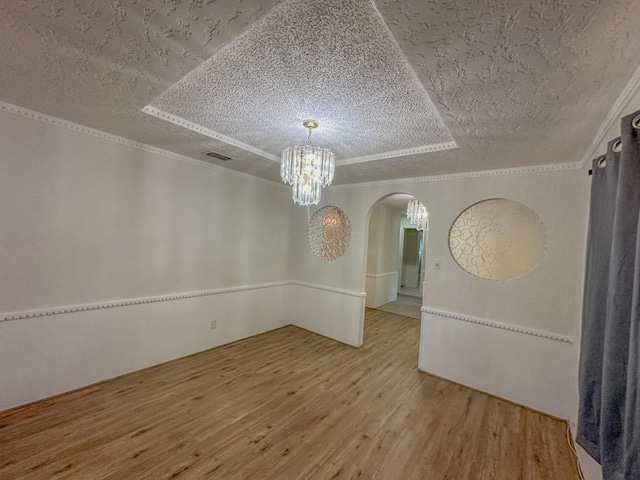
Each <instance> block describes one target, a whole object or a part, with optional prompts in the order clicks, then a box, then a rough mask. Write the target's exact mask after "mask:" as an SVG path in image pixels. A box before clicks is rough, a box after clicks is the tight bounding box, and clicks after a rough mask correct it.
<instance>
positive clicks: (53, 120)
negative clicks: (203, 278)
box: [0, 101, 290, 188]
mask: <svg viewBox="0 0 640 480" xmlns="http://www.w3.org/2000/svg"><path fill="white" fill-rule="evenodd" d="M0 111H2V112H6V113H12V114H14V115H19V116H21V117H25V118H30V119H32V120H38V121H40V122H45V123H49V124H51V125H55V126H57V127H63V128H68V129H69V130H73V131H75V132H79V133H84V134H86V135H91V136H92V137H97V138H101V139H103V140H108V141H110V142H114V143H118V144H120V145H125V146H127V147H131V148H135V149H137V150H142V151H145V152H148V153H153V154H156V155H160V156H162V157H166V158H171V159H173V160H178V161H180V162H185V163H190V164H191V165H195V166H197V167H202V168H207V169H209V170H214V171H216V172H219V173H224V174H227V175H233V176H235V177H241V178H244V179H246V180H252V181H257V182H262V183H264V182H268V183H269V185H276V186H278V187H283V188H290V187H288V186H287V185H284V184H282V183H280V182H278V181H273V180H268V179H266V178H262V177H256V176H255V175H250V174H248V173H244V172H239V171H237V170H231V169H230V168H225V167H220V166H218V165H214V164H212V163H208V162H205V161H202V160H198V159H196V158H193V157H188V156H186V155H180V154H179V153H174V152H170V151H168V150H164V149H162V148H157V147H153V146H151V145H147V144H144V143H141V142H136V141H134V140H130V139H128V138H124V137H120V136H118V135H114V134H111V133H107V132H103V131H102V130H97V129H95V128H90V127H85V126H84V125H80V124H78V123H74V122H69V121H67V120H63V119H61V118H57V117H52V116H51V115H46V114H44V113H40V112H36V111H33V110H29V109H27V108H22V107H19V106H17V105H12V104H10V103H6V102H1V101H0Z"/></svg>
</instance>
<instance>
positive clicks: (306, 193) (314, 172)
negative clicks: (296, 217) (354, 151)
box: [280, 120, 336, 205]
mask: <svg viewBox="0 0 640 480" xmlns="http://www.w3.org/2000/svg"><path fill="white" fill-rule="evenodd" d="M302 125H303V126H304V128H306V129H307V130H309V135H308V136H307V144H306V145H303V146H298V145H295V146H293V147H289V148H285V149H284V150H283V151H282V161H281V164H280V177H281V178H282V181H283V182H284V183H286V184H287V185H291V186H292V187H293V188H292V194H291V197H292V198H293V201H294V203H297V204H298V205H317V204H318V202H319V201H320V190H321V188H322V187H326V186H328V185H331V182H332V181H333V174H334V171H335V168H336V156H335V154H334V153H333V152H331V151H330V150H329V149H328V148H321V147H314V146H312V145H311V131H312V130H313V129H314V128H317V127H318V122H317V121H315V120H304V121H303V122H302Z"/></svg>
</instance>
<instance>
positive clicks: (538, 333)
mask: <svg viewBox="0 0 640 480" xmlns="http://www.w3.org/2000/svg"><path fill="white" fill-rule="evenodd" d="M420 311H421V312H422V313H429V314H431V315H438V316H440V317H445V318H451V319H453V320H460V321H462V322H468V323H475V324H476V325H482V326H485V327H492V328H498V329H500V330H507V331H509V332H514V333H522V334H524V335H531V336H533V337H539V338H546V339H547V340H554V341H556V342H562V343H567V344H573V338H572V337H569V336H567V335H561V334H559V333H553V332H547V331H544V330H534V329H531V328H526V327H519V326H516V325H510V324H508V323H501V322H494V321H493V320H487V319H484V318H478V317H472V316H468V315H462V314H460V313H453V312H445V311H443V310H437V309H435V308H430V307H424V306H423V307H422V308H421V309H420Z"/></svg>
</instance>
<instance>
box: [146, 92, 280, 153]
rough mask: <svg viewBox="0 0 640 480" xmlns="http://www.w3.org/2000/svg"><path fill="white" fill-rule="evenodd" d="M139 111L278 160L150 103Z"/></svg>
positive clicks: (246, 144) (262, 151)
mask: <svg viewBox="0 0 640 480" xmlns="http://www.w3.org/2000/svg"><path fill="white" fill-rule="evenodd" d="M140 111H141V112H144V113H147V114H149V115H152V116H154V117H156V118H159V119H161V120H165V121H167V122H170V123H173V124H174V125H178V126H179V127H183V128H187V129H189V130H192V131H194V132H197V133H200V134H202V135H206V136H207V137H211V138H213V139H215V140H219V141H221V142H223V143H227V144H229V145H233V146H234V147H238V148H241V149H243V150H246V151H247V152H251V153H255V154H256V155H260V156H261V157H264V158H266V159H268V160H272V161H274V162H280V159H279V158H278V157H277V156H275V155H274V154H272V153H269V152H265V151H264V150H260V149H259V148H256V147H254V146H253V145H249V144H248V143H244V142H241V141H240V140H236V139H235V138H233V137H228V136H227V135H224V134H222V133H220V132H216V131H215V130H211V129H210V128H206V127H203V126H202V125H198V124H197V123H193V122H190V121H189V120H185V119H184V118H181V117H178V116H176V115H172V114H171V113H168V112H165V111H164V110H160V109H159V108H155V107H152V106H151V105H147V106H146V107H144V108H143V109H141V110H140Z"/></svg>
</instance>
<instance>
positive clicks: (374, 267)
mask: <svg viewBox="0 0 640 480" xmlns="http://www.w3.org/2000/svg"><path fill="white" fill-rule="evenodd" d="M400 219H401V212H400V210H398V209H396V208H393V207H391V206H389V205H384V204H378V205H376V206H375V207H373V209H372V211H371V217H370V220H369V234H368V248H367V276H366V283H365V291H366V292H367V299H366V306H367V307H369V308H377V307H379V306H380V305H384V304H385V303H389V302H393V301H394V300H396V299H397V298H398V277H399V274H400V272H399V271H398V263H399V256H400V255H399V238H400V237H399V234H398V231H399V229H400Z"/></svg>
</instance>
